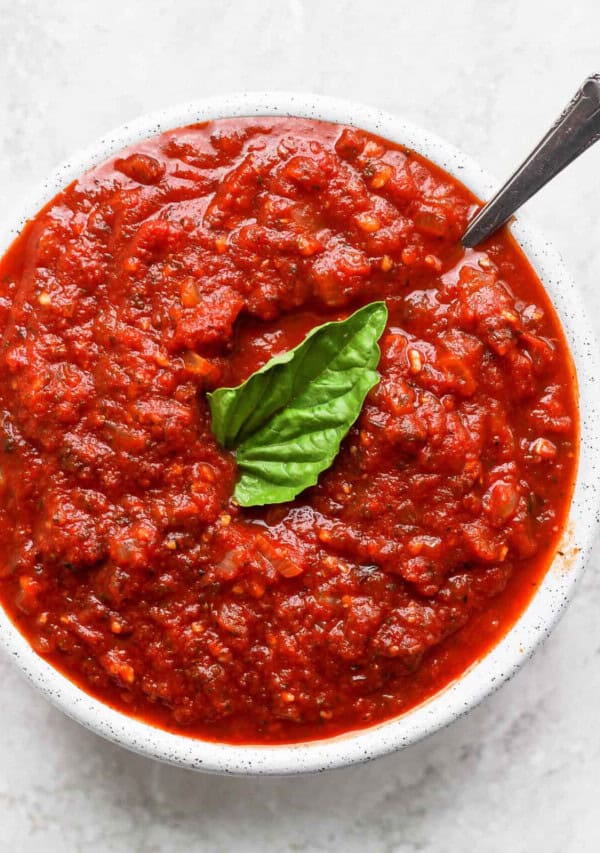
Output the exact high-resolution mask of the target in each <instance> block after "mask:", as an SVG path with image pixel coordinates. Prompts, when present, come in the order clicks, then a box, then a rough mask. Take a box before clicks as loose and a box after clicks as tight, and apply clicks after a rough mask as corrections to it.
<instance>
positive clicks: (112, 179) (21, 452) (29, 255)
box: [0, 118, 577, 743]
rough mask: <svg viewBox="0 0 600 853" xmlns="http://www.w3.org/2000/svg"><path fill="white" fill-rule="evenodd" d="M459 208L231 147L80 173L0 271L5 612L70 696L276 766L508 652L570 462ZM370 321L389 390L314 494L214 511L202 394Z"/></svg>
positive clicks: (181, 133) (351, 143) (0, 556)
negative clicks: (241, 746)
mask: <svg viewBox="0 0 600 853" xmlns="http://www.w3.org/2000/svg"><path fill="white" fill-rule="evenodd" d="M477 204H478V203H477V200H476V199H475V198H474V197H473V196H472V195H471V194H470V193H469V192H468V191H467V190H466V189H465V188H464V187H463V186H462V185H461V184H460V183H458V182H457V181H456V180H454V179H453V178H451V177H449V176H448V175H447V174H446V173H444V172H443V171H441V170H440V169H439V168H437V167H436V166H434V165H433V164H432V163H429V162H427V161H425V160H424V159H423V158H421V157H419V156H417V155H416V154H414V153H413V152H411V151H409V150H405V149H403V148H402V147H400V146H397V145H394V144H391V143H389V142H387V141H385V140H382V139H379V138H376V137H374V136H371V135H369V134H367V133H364V132H362V131H359V130H355V129H353V128H344V127H340V126H337V125H332V124H325V123H320V122H315V121H307V120H301V119H293V118H290V119H278V118H269V119H266V118H265V119H256V118H253V119H235V120H222V121H215V122H211V123H209V124H206V125H197V126H192V127H186V128H180V129H177V130H173V131H169V132H167V133H163V134H162V135H160V136H157V137H156V138H153V139H149V140H147V141H144V142H142V143H139V144H138V145H135V146H134V147H132V148H131V149H128V150H126V151H124V152H122V153H121V154H120V155H119V156H117V157H114V158H112V159H111V160H110V161H108V162H106V163H104V164H102V165H100V166H98V167H97V168H95V169H92V170H91V171H90V172H88V173H87V174H86V175H84V176H83V177H82V178H81V179H80V180H78V181H76V182H75V183H73V184H72V185H71V186H69V187H68V188H67V189H66V190H65V191H64V192H62V193H60V194H59V195H58V196H57V197H56V198H55V199H54V200H53V201H52V202H51V203H50V204H48V205H47V207H46V208H45V209H44V210H43V211H41V212H40V213H39V214H38V215H37V216H36V217H35V219H34V220H33V221H31V222H30V223H29V224H28V225H27V227H26V228H25V229H24V231H23V233H22V234H21V236H20V237H19V238H18V239H17V241H16V242H15V243H14V244H13V246H12V248H11V249H10V250H9V252H8V254H7V255H6V256H5V257H4V259H3V260H2V262H1V265H0V329H1V334H2V347H1V350H0V601H1V603H2V605H3V607H4V608H5V609H6V611H7V612H8V613H9V614H10V616H11V618H12V619H13V620H14V622H15V624H16V625H17V626H18V628H19V629H20V630H21V631H22V632H23V634H24V635H25V636H26V637H27V638H28V640H29V641H30V643H31V644H32V646H33V648H34V649H35V650H36V651H37V652H38V653H39V654H40V655H42V656H44V657H45V658H46V659H47V660H48V661H49V662H50V663H51V664H52V665H54V666H55V667H57V668H58V669H60V670H61V671H62V672H64V673H65V674H66V675H68V676H69V677H70V678H71V679H72V680H73V681H75V682H76V683H77V684H78V685H79V686H80V687H82V688H83V689H84V690H87V691H88V692H90V693H91V694H93V695H94V696H96V697H98V698H100V699H101V700H103V701H104V702H107V703H108V704H110V705H112V706H114V707H116V708H118V709H119V710H121V711H125V712H127V713H130V714H133V715H135V716H137V717H141V718H143V719H145V720H147V721H150V722H152V723H154V724H156V725H159V726H162V727H164V728H167V729H170V730H173V731H178V732H183V733H186V734H189V735H192V736H197V737H202V738H207V739H211V740H219V741H228V742H265V743H277V742H290V741H298V740H303V739H310V738H320V737H325V736H330V735H334V734H337V733H340V732H343V731H346V730H349V729H352V728H359V727H364V726H368V725H370V724H373V723H376V722H378V721H381V720H385V719H387V718H390V717H392V716H394V715H397V714H400V713H402V712H404V711H406V710H407V709H409V708H411V707H413V706H414V705H416V704H417V703H419V702H422V701H423V700H424V699H425V698H426V697H428V696H431V695H432V694H434V693H435V692H436V691H438V690H440V689H441V688H442V687H443V686H444V685H447V684H448V683H449V682H450V681H451V680H452V679H454V678H456V677H457V676H459V675H460V674H461V673H462V672H464V670H465V669H466V668H467V667H468V666H469V665H470V664H472V663H473V662H474V661H476V660H477V659H478V658H480V657H481V656H482V655H484V654H485V652H486V651H487V650H488V649H489V648H490V647H491V646H492V645H493V644H494V643H496V642H497V641H498V640H499V638H500V637H501V636H502V635H503V634H504V633H505V632H506V631H507V630H508V628H509V627H510V626H511V625H512V624H513V622H514V620H515V619H516V618H517V616H518V615H519V613H520V612H521V611H522V610H523V608H524V607H525V606H526V604H527V602H528V601H529V599H530V597H531V596H532V594H533V592H534V591H535V589H536V586H537V585H538V584H539V582H540V580H541V579H542V577H543V575H544V573H545V571H546V569H547V567H548V565H549V562H550V560H551V558H552V556H553V554H554V552H555V549H556V547H557V542H558V538H559V535H560V533H561V531H562V529H563V526H564V523H565V516H566V512H567V509H568V504H569V500H570V496H571V491H572V485H573V479H574V474H575V467H576V455H577V410H576V401H575V377H574V372H573V367H572V363H571V360H570V357H569V354H568V351H567V347H566V344H565V340H564V338H563V334H562V331H561V329H560V326H559V322H558V320H557V318H556V315H555V313H554V311H553V309H552V307H551V305H550V303H549V301H548V298H547V296H546V294H545V293H544V291H543V289H542V286H541V284H540V282H539V281H538V279H537V278H536V276H535V274H534V273H533V271H532V269H531V267H530V266H529V265H528V263H527V261H526V260H525V258H524V257H523V255H522V254H521V252H520V250H519V249H518V248H517V246H516V244H515V243H514V242H513V240H512V239H511V237H510V236H509V235H508V233H506V232H504V233H500V234H499V235H498V236H496V237H495V238H494V239H492V240H491V241H490V242H489V243H488V244H487V245H486V246H485V247H484V249H482V250H481V251H471V250H468V251H465V250H463V249H462V248H461V245H460V243H459V237H460V235H461V232H462V231H463V229H464V227H465V225H466V223H467V221H468V219H469V217H470V216H471V215H472V214H473V212H474V210H475V209H476V207H477ZM376 299H385V301H386V303H387V306H388V309H389V324H388V327H387V329H386V331H385V333H384V336H383V337H382V340H381V349H382V357H381V363H380V367H379V370H380V373H381V382H380V384H379V385H378V386H377V387H376V388H375V389H373V391H372V392H371V393H370V394H369V396H368V398H367V401H366V403H365V406H364V408H363V411H362V413H361V415H360V417H359V419H358V421H357V422H356V424H355V426H354V427H353V428H352V429H351V431H350V433H349V435H348V437H347V438H346V440H345V441H344V443H343V445H342V449H341V452H340V454H339V456H338V458H337V459H336V461H335V463H334V465H333V466H332V468H331V469H330V470H329V471H327V472H325V473H324V474H323V475H322V476H321V478H320V481H319V483H318V485H317V486H316V487H315V488H312V489H310V490H308V491H306V492H305V493H303V494H302V495H301V496H300V497H299V498H298V499H297V500H295V501H293V502H292V503H288V504H282V505H278V506H271V507H265V508H255V509H249V510H242V509H240V508H239V507H237V506H236V505H235V504H234V503H233V502H232V499H231V498H232V492H233V488H234V484H235V478H236V465H235V457H234V455H233V454H231V453H229V452H227V451H224V450H222V449H220V448H219V447H218V446H217V444H216V442H215V440H214V439H213V437H212V434H211V429H210V419H209V411H208V406H207V401H206V392H207V391H208V390H211V389H214V388H216V387H219V386H223V385H232V384H237V383H239V382H241V381H242V380H243V379H245V378H246V377H247V376H248V375H249V374H250V373H251V372H252V371H254V370H255V369H256V368H258V367H259V366H261V365H263V364H264V363H265V362H266V361H267V360H268V359H269V358H270V357H271V356H272V355H274V354H277V353H281V352H283V351H285V350H287V349H289V348H291V347H293V346H295V345H296V344H297V343H298V342H299V341H301V340H302V338H303V337H304V336H305V334H306V333H307V332H308V330H310V329H311V328H312V327H313V326H315V325H317V324H320V323H322V322H325V321H327V320H331V319H336V318H342V317H345V316H347V315H348V314H349V313H351V312H352V311H354V310H356V308H357V307H359V306H360V305H361V304H365V303H368V302H371V301H373V300H376Z"/></svg>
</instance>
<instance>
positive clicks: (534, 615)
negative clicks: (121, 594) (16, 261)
mask: <svg viewBox="0 0 600 853" xmlns="http://www.w3.org/2000/svg"><path fill="white" fill-rule="evenodd" d="M260 115H282V116H286V115H292V116H302V117H308V118H314V119H323V120H325V121H332V122H339V123H342V124H353V125H356V126H358V127H362V128H364V129H365V130H368V131H371V132H373V133H376V134H379V135H380V136H383V137H385V138H386V139H390V140H393V141H394V142H398V143H401V144H404V145H407V146H408V147H410V148H413V149H414V150H416V151H418V152H419V153H420V154H423V155H424V156H425V157H428V158H429V159H430V160H432V161H433V162H434V163H437V164H438V165H439V166H442V167H443V168H444V169H446V170H447V171H448V172H450V174H452V175H454V176H455V177H456V178H458V179H459V180H460V181H462V182H463V183H464V184H466V186H467V187H469V189H471V190H473V192H475V193H476V195H477V196H479V197H480V198H488V197H489V196H490V194H491V191H492V190H493V189H494V188H495V187H496V186H497V182H496V181H494V180H492V179H491V178H490V177H489V176H488V175H487V174H486V173H485V172H484V171H483V170H482V169H480V168H479V166H477V165H476V164H475V163H474V162H473V161H472V160H471V159H469V158H468V157H467V156H465V155H464V154H462V153H461V152H460V151H458V150H457V149H456V148H454V147H453V146H451V145H449V144H448V143H446V142H443V141H442V140H441V139H439V138H438V137H436V136H434V135H433V134H431V133H429V132H427V131H425V130H421V129H420V128H418V127H415V126H414V125H412V124H409V123H408V122H406V121H404V120H403V119H399V118H396V117H395V116H393V115H390V114H388V113H384V112H381V111H379V110H376V109H372V108H370V107H365V106H360V105H358V104H355V103H351V102H348V101H341V100H334V99H332V98H327V97H321V96H317V95H302V94H286V93H245V94H234V95H222V96H218V97H215V98H211V99H209V100H202V101H197V102H193V103H189V104H184V105H182V106H178V107H174V108H172V109H168V110H163V111H162V112H157V113H153V114H151V115H148V116H144V117H142V118H139V119H137V120H135V121H133V122H131V123H129V124H126V125H124V126H123V127H121V128H119V129H118V130H115V131H113V132H112V133H110V134H108V136H106V137H104V138H103V139H101V140H100V141H99V142H97V143H96V144H95V145H93V146H92V147H91V148H88V149H87V150H86V151H84V152H83V153H80V154H78V155H76V156H74V157H73V158H71V159H70V160H69V161H68V162H67V163H65V164H64V165H63V166H61V167H60V168H59V169H58V170H57V171H56V172H55V173H54V174H53V175H52V176H51V177H50V178H48V180H46V181H45V182H44V184H43V185H42V186H41V187H40V188H39V190H38V191H37V193H36V194H35V196H34V197H33V198H31V199H30V201H29V203H28V204H27V205H26V207H25V209H24V210H21V211H20V212H15V214H14V219H13V223H12V225H10V226H9V227H8V228H5V229H3V230H1V231H0V249H2V250H3V249H5V248H8V246H9V244H10V243H11V242H12V240H13V239H14V238H15V237H16V235H17V234H18V232H19V230H20V228H21V227H22V226H23V224H24V222H25V220H26V219H28V218H30V217H32V216H33V215H35V214H36V213H37V211H38V210H39V209H40V208H41V207H42V206H43V205H44V204H45V203H46V202H48V201H49V200H50V199H51V198H52V197H53V196H54V195H55V194H56V193H57V192H58V191H59V190H61V189H62V188H63V187H64V186H65V185H66V184H68V183H69V182H70V181H72V180H73V179H75V178H77V177H79V176H80V175H81V174H82V173H83V172H84V171H86V170H87V169H89V168H90V167H92V166H94V165H96V164H97V163H100V162H102V161H103V160H105V159H106V158H108V157H110V156H111V155H112V154H114V153H115V152H116V151H118V150H119V149H121V148H123V147H124V146H127V145H131V144H133V143H135V142H137V141H138V140H141V139H144V138H146V137H148V136H151V135H154V134H157V133H160V132H161V131H164V130H167V129H169V128H174V127H178V126H181V125H186V124H191V123H194V122H201V121H206V120H208V119H214V118H222V117H226V116H260ZM512 232H513V234H514V235H515V237H516V238H517V240H518V242H519V243H520V244H521V246H522V247H523V249H524V250H525V253H526V254H527V257H528V258H529V260H530V261H531V263H532V264H533V266H534V267H535V269H536V271H537V273H538V275H539V276H540V278H541V280H542V282H543V283H544V286H545V287H546V290H547V291H548V293H549V294H550V297H551V299H552V302H553V303H554V306H555V308H556V310H557V311H558V314H559V316H560V319H561V321H562V324H563V327H564V330H565V332H566V335H567V338H568V341H569V345H570V347H571V352H572V354H573V357H574V360H575V365H576V368H577V373H578V377H579V404H580V411H581V445H580V457H579V473H578V476H577V483H576V487H575V493H574V497H573V502H572V505H571V510H570V513H569V518H568V522H567V525H566V529H565V533H564V536H563V541H562V542H561V547H560V551H561V552H562V555H564V556H560V555H558V554H557V556H556V557H555V559H554V562H553V563H552V566H551V567H550V569H549V571H548V573H547V575H546V577H545V579H544V581H543V583H542V585H541V586H540V588H539V590H538V591H537V592H536V594H535V596H534V598H533V599H532V601H531V603H530V604H529V606H528V607H527V609H526V610H525V612H524V613H523V614H522V615H521V617H520V618H519V620H518V622H517V623H516V624H515V625H514V627H513V628H512V629H511V630H510V631H509V633H508V634H507V635H506V636H505V637H504V639H503V640H501V642H500V643H498V645H497V646H495V647H494V648H493V649H492V650H491V651H490V652H489V653H488V654H487V655H486V656H485V657H484V658H483V659H482V660H481V661H480V662H479V663H477V664H475V665H473V666H472V667H471V668H470V669H469V670H468V671H467V672H465V673H464V674H463V675H462V677H461V678H459V679H458V680H457V681H455V682H454V683H452V684H451V685H450V686H448V687H447V688H446V689H444V690H442V691H441V692H440V693H438V694H437V695H435V696H434V697H432V698H431V699H429V700H428V701H427V702H425V703H424V704H422V705H420V706H418V707H417V708H415V709H414V710H412V711H409V712H407V713H406V714H404V715H402V716H400V717H397V718H395V719H393V720H390V721H388V722H385V723H381V724H379V725H376V726H373V727H371V728H369V729H362V730H359V731H356V732H350V733H347V734H345V735H341V736H338V737H335V738H330V739H327V740H321V741H311V742H307V743H298V744H293V745H283V746H237V745H230V744H219V743H210V742H207V741H202V740H198V739H195V738H190V737H185V736H184V735H178V734H173V733H171V732H166V731H163V730H162V729H158V728H155V727H154V726H151V725H148V724H145V723H143V722H140V721H139V720H136V719H132V718H130V717H127V716H126V715H124V714H121V713H119V712H118V711H115V710H113V709H112V708H110V707H108V706H107V705H105V704H103V703H102V702H99V701H98V700H96V699H93V698H92V697H91V696H88V695H87V694H86V693H84V692H83V691H82V690H80V689H79V688H78V687H76V686H75V685H74V684H73V683H72V682H71V681H69V680H68V679H67V678H65V677H64V676H62V675H61V674H60V673H59V672H57V670H55V669H53V667H51V666H50V665H49V664H48V663H47V662H46V661H45V660H44V659H43V658H42V657H39V656H38V655H37V654H36V653H35V652H34V651H33V649H32V648H31V646H30V645H29V643H28V642H27V640H26V639H25V638H24V637H23V636H22V635H21V634H20V633H19V632H18V631H17V629H16V628H15V627H14V625H13V624H12V623H11V621H10V620H9V619H8V617H7V616H6V614H5V613H4V611H3V610H2V609H1V608H0V642H1V644H2V645H3V646H4V648H5V649H6V650H7V652H8V653H9V654H10V655H11V656H12V657H13V659H14V660H15V662H16V664H17V665H18V666H19V667H20V669H21V670H22V671H23V672H24V673H25V675H27V677H28V678H29V679H30V680H31V681H32V682H33V684H35V686H36V687H38V688H39V689H40V690H41V691H42V693H43V694H44V695H45V696H46V697H47V698H48V699H49V700H50V701H51V702H53V703H54V704H55V705H57V706H58V707H59V708H61V710H63V711H64V712H65V713H66V714H68V715H69V716H70V717H72V718H73V719H75V720H77V721H78V722H80V723H81V724H82V725H84V726H86V727H87V728H89V729H92V730H93V731H95V732H97V733H98V734H100V735H102V736H103V737H106V738H108V739H109V740H111V741H114V742H115V743H118V744H120V745H121V746H124V747H127V748H128V749H131V750H134V751H136V752H139V753H142V754H143V755H147V756H150V757H152V758H156V759H160V760H161V761H167V762H170V763H171V764H176V765H180V766H182V767H188V768H192V769H194V770H204V771H209V772H214V773H231V774H280V775H284V774H296V773H306V772H314V771H320V770H329V769H332V768H336V767H343V766H346V765H350V764H356V763H358V762H362V761H366V760H368V759H372V758H375V757H377V756H380V755H384V754H386V753H388V752H392V751H393V750H397V749H401V748H403V747H406V746H409V745H410V744H412V743H415V742H416V741H418V740H420V739H421V738H424V737H425V736H426V735H429V734H431V733H432V732H435V731H437V730H438V729H440V728H442V726H446V725H448V724H449V723H451V722H453V721H454V720H455V719H457V717H459V716H461V715H462V714H464V713H465V712H467V711H468V710H470V709H471V708H473V707H474V706H475V705H476V704H477V703H478V702H480V701H481V700H482V699H483V698H484V697H485V696H488V695H489V694H490V693H492V692H493V691H495V690H496V689H497V688H498V687H499V686H500V685H501V684H502V683H503V682H504V681H506V680H507V679H508V678H510V677H511V676H512V675H513V674H514V673H515V672H516V670H517V669H518V668H519V667H520V666H521V664H523V663H524V661H525V660H526V659H527V658H528V657H529V656H530V655H531V654H532V652H533V651H534V649H535V648H536V647H537V646H538V645H539V644H540V643H541V641H542V640H543V639H544V638H545V637H546V636H547V635H548V634H549V633H550V631H551V630H552V628H553V627H554V625H555V624H556V622H557V620H558V618H559V616H560V614H561V613H562V611H563V609H564V607H565V605H566V604H567V602H568V600H569V599H570V597H571V595H572V593H573V590H574V587H575V584H576V581H577V580H578V578H579V577H580V576H581V574H582V572H583V569H584V567H585V562H586V558H587V555H588V552H589V549H590V548H591V545H592V543H593V538H594V534H595V530H596V526H597V522H598V517H597V510H598V479H599V468H600V429H599V427H598V425H599V424H600V406H599V403H600V394H599V393H598V377H600V365H599V359H598V352H597V347H596V342H595V339H594V335H593V333H592V331H591V328H590V326H589V323H588V321H587V318H586V313H585V310H584V307H583V305H582V303H581V301H580V298H579V295H578V293H577V291H576V289H575V286H574V284H573V281H572V279H571V277H570V276H569V274H568V272H567V271H566V269H565V267H564V266H563V262H562V260H561V259H560V257H559V256H558V254H557V253H556V252H555V250H554V249H552V248H551V246H550V245H549V244H548V243H547V241H546V240H544V239H543V238H542V237H540V236H539V235H538V234H537V233H536V232H535V231H533V230H531V229H530V228H529V226H526V225H524V224H523V223H522V221H521V220H520V219H519V221H518V222H517V223H516V224H515V225H513V227H512Z"/></svg>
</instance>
